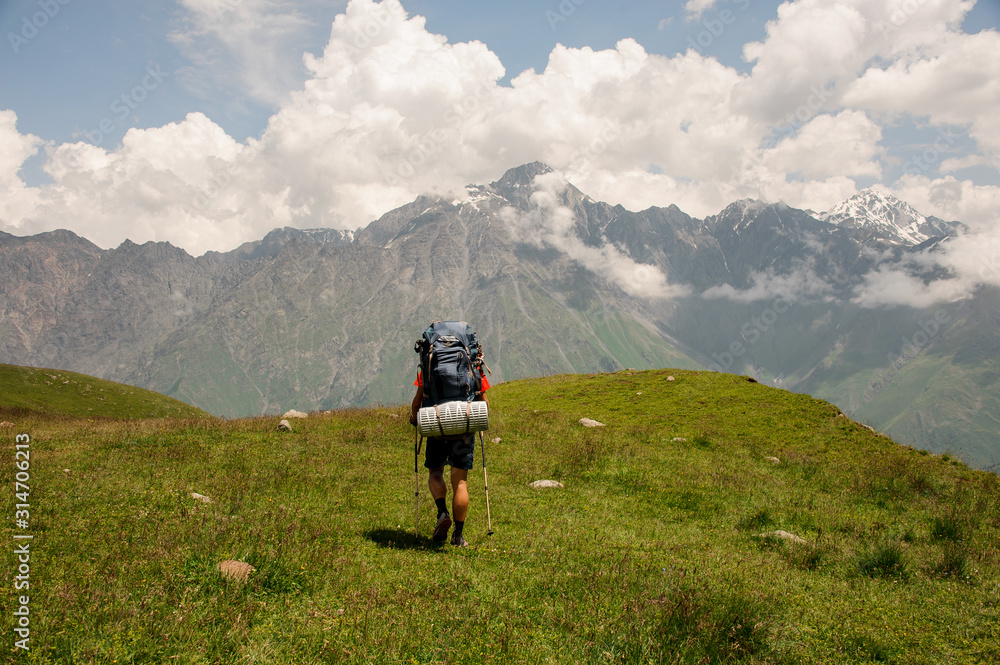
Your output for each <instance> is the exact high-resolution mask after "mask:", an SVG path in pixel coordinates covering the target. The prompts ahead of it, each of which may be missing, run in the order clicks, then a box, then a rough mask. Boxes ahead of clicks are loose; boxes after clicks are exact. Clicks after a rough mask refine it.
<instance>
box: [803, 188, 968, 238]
mask: <svg viewBox="0 0 1000 665" xmlns="http://www.w3.org/2000/svg"><path fill="white" fill-rule="evenodd" d="M819 219H822V220H824V221H826V222H829V223H831V224H836V225H838V226H841V227H845V228H848V229H851V230H853V231H855V232H856V235H858V236H859V240H862V241H863V242H868V241H876V242H878V241H882V242H887V243H890V244H897V245H899V244H901V245H911V246H913V245H919V244H920V243H922V242H926V241H927V240H929V239H931V238H934V237H942V236H947V235H952V234H953V233H954V232H955V229H954V228H953V226H954V225H950V224H948V223H947V222H943V221H942V220H939V219H937V218H935V217H930V218H928V217H925V216H923V215H921V214H920V213H919V212H917V211H916V210H914V208H913V207H912V206H911V205H910V204H908V203H906V202H905V201H900V200H899V199H897V198H896V197H894V196H892V195H891V194H885V193H883V192H878V191H875V190H873V189H864V190H862V191H860V192H858V193H857V194H855V195H854V196H852V197H851V198H849V199H847V200H846V201H844V202H843V203H841V204H839V205H837V206H836V207H834V208H833V209H832V210H830V211H828V212H825V213H823V214H821V215H819Z"/></svg>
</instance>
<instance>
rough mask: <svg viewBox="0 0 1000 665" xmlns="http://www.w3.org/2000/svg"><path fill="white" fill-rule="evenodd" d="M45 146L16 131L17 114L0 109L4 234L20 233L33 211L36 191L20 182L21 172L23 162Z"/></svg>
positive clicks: (0, 220)
mask: <svg viewBox="0 0 1000 665" xmlns="http://www.w3.org/2000/svg"><path fill="white" fill-rule="evenodd" d="M41 145H43V141H42V140H41V139H40V138H39V137H37V136H33V135H31V134H21V133H20V132H19V131H17V115H16V114H15V113H14V112H13V111H2V110H0V228H2V230H5V231H8V232H10V231H20V229H21V220H23V219H24V217H25V216H26V215H28V214H30V212H31V210H32V209H33V208H34V206H35V204H36V199H37V195H36V192H34V191H32V190H30V189H29V188H27V187H26V186H25V184H24V181H22V180H21V176H20V175H19V174H20V171H21V167H22V166H23V165H24V162H25V161H26V160H27V159H28V158H29V157H31V156H33V155H34V154H35V153H37V152H38V148H39V147H40V146H41Z"/></svg>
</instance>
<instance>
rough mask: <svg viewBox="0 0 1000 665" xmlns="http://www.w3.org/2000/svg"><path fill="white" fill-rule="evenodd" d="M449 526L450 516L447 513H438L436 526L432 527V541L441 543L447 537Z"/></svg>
mask: <svg viewBox="0 0 1000 665" xmlns="http://www.w3.org/2000/svg"><path fill="white" fill-rule="evenodd" d="M450 528H451V516H450V515H448V513H441V514H440V515H438V521H437V526H435V527H434V535H433V536H432V537H431V538H432V539H433V540H434V542H437V543H443V542H444V541H446V540H447V539H448V529H450Z"/></svg>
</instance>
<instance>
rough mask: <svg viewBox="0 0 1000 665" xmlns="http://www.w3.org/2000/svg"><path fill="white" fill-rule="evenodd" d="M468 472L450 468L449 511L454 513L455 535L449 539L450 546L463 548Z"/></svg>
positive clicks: (467, 498) (466, 511) (467, 504)
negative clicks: (450, 496)
mask: <svg viewBox="0 0 1000 665" xmlns="http://www.w3.org/2000/svg"><path fill="white" fill-rule="evenodd" d="M468 477H469V472H468V471H467V470H465V469H456V468H455V467H451V488H452V499H451V509H452V512H454V513H455V533H454V535H452V537H451V544H452V545H460V546H462V547H465V546H466V545H468V543H467V542H465V538H463V537H462V531H463V529H464V528H465V516H466V515H467V514H468V512H469V485H468V483H467V482H466V481H467V479H468Z"/></svg>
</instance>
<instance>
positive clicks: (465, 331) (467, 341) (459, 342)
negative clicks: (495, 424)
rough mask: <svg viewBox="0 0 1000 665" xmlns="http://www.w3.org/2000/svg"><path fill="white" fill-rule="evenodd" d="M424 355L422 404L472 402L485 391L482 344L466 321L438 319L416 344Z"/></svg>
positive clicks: (421, 369)
mask: <svg viewBox="0 0 1000 665" xmlns="http://www.w3.org/2000/svg"><path fill="white" fill-rule="evenodd" d="M413 350H414V351H416V352H417V353H419V354H420V376H421V383H422V384H423V388H424V401H423V404H422V406H425V407H427V406H436V405H438V404H443V403H445V402H455V401H464V402H471V401H473V400H474V399H475V398H476V394H477V393H479V392H480V391H481V390H482V380H481V378H480V374H479V365H480V364H481V363H482V347H481V346H480V345H479V341H478V340H477V339H476V331H475V330H473V329H472V326H470V325H469V324H468V323H466V322H465V321H437V322H435V323H432V324H431V325H430V327H429V328H427V330H425V331H424V334H423V336H422V337H421V338H420V339H418V340H417V341H416V343H415V344H414V345H413Z"/></svg>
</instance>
